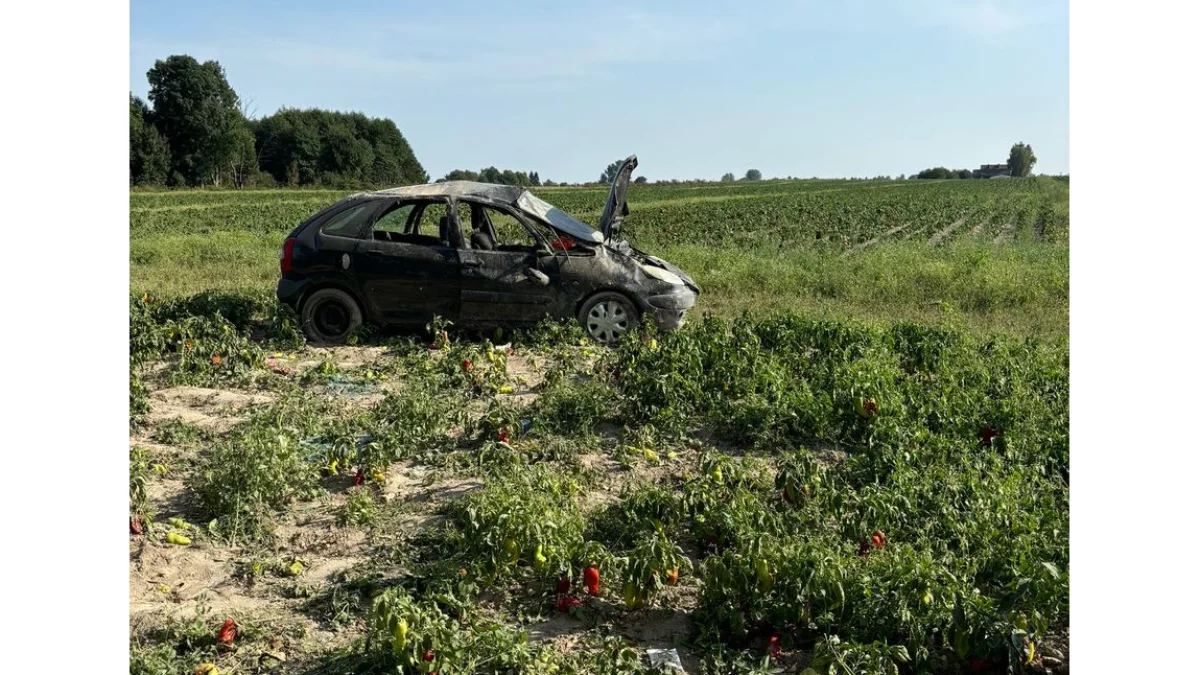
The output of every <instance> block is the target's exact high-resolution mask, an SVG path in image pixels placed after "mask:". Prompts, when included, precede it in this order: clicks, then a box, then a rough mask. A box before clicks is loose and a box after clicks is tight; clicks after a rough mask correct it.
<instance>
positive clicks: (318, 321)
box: [300, 288, 362, 345]
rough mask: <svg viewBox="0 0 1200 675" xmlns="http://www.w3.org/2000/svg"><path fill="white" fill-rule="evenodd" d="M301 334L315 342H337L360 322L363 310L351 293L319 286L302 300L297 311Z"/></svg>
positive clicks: (335, 343) (359, 324) (344, 340)
mask: <svg viewBox="0 0 1200 675" xmlns="http://www.w3.org/2000/svg"><path fill="white" fill-rule="evenodd" d="M300 318H301V321H302V322H303V324H304V334H305V335H307V336H308V339H309V341H310V342H312V343H313V344H315V345H340V344H344V343H345V342H346V338H347V337H349V336H350V334H351V333H353V332H354V330H355V329H356V328H358V327H359V326H361V325H362V310H360V309H359V308H358V303H357V302H355V301H354V298H352V297H350V294H349V293H347V292H345V291H342V290H338V289H336V288H322V289H321V290H319V291H316V292H315V293H313V294H312V295H310V296H309V297H308V299H307V300H305V301H304V307H302V308H301V310H300Z"/></svg>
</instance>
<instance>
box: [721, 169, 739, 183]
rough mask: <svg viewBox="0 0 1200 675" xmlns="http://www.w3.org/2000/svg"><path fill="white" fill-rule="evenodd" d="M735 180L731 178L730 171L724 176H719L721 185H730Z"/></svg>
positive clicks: (731, 173)
mask: <svg viewBox="0 0 1200 675" xmlns="http://www.w3.org/2000/svg"><path fill="white" fill-rule="evenodd" d="M735 180H737V179H736V178H734V177H733V172H732V171H730V172H729V173H726V174H725V175H724V176H721V182H722V183H732V182H733V181H735Z"/></svg>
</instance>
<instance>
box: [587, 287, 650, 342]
mask: <svg viewBox="0 0 1200 675" xmlns="http://www.w3.org/2000/svg"><path fill="white" fill-rule="evenodd" d="M579 323H580V325H582V326H583V329H584V330H585V331H587V334H588V336H589V337H591V338H592V339H593V340H595V341H596V342H599V343H601V344H606V345H612V344H616V342H617V341H618V340H620V339H621V336H622V335H624V334H625V333H627V332H629V331H631V330H634V329H635V328H637V325H638V311H637V307H635V306H634V305H633V303H632V302H630V301H629V298H626V297H625V296H624V295H621V294H620V293H597V294H596V295H594V296H592V297H591V298H589V299H588V301H587V302H585V303H584V304H583V308H581V309H580V310H579Z"/></svg>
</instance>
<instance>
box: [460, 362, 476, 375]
mask: <svg viewBox="0 0 1200 675" xmlns="http://www.w3.org/2000/svg"><path fill="white" fill-rule="evenodd" d="M462 367H463V370H465V371H467V372H468V373H469V372H471V371H472V370H475V366H474V365H472V364H471V359H463V362H462Z"/></svg>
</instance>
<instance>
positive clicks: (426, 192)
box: [366, 180, 525, 205]
mask: <svg viewBox="0 0 1200 675" xmlns="http://www.w3.org/2000/svg"><path fill="white" fill-rule="evenodd" d="M522 192H525V188H523V187H520V186H516V185H494V184H492V183H476V182H474V181H469V180H448V181H445V182H442V183H427V184H425V185H407V186H404V187H395V188H390V189H387V190H377V191H375V192H368V193H366V196H368V197H478V198H482V199H487V200H490V201H496V202H502V203H505V204H510V205H516V203H517V200H518V199H520V197H521V193H522Z"/></svg>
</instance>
